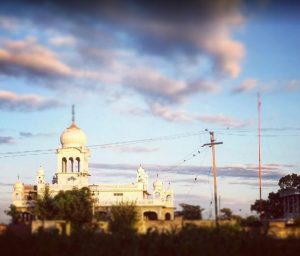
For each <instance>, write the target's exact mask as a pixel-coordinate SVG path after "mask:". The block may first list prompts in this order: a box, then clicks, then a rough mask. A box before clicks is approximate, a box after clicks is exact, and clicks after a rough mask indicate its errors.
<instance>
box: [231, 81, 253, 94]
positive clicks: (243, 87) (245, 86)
mask: <svg viewBox="0 0 300 256" xmlns="http://www.w3.org/2000/svg"><path fill="white" fill-rule="evenodd" d="M256 86H257V80H256V79H252V78H251V79H247V80H245V81H243V82H242V83H241V84H240V85H239V86H238V87H236V88H234V89H233V90H232V92H233V93H243V92H248V91H252V90H253V89H254V88H255V87H256Z"/></svg>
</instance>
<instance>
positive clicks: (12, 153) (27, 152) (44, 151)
mask: <svg viewBox="0 0 300 256" xmlns="http://www.w3.org/2000/svg"><path fill="white" fill-rule="evenodd" d="M204 133H205V132H204V131H198V132H190V133H181V134H174V135H167V136H161V137H153V138H147V139H140V140H128V141H118V142H113V143H105V144H94V145H89V146H87V148H94V149H97V148H109V147H113V146H120V145H130V144H138V143H148V142H155V141H165V140H175V139H181V138H187V137H192V136H197V135H200V134H204ZM55 151H56V149H36V150H25V151H10V152H0V158H7V157H20V156H32V155H46V154H53V153H55Z"/></svg>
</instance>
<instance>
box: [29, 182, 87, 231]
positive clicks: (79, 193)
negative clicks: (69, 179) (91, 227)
mask: <svg viewBox="0 0 300 256" xmlns="http://www.w3.org/2000/svg"><path fill="white" fill-rule="evenodd" d="M35 213H36V215H37V216H38V218H40V219H43V220H51V219H63V220H67V221H70V222H72V224H73V226H74V225H75V226H80V225H82V224H84V223H88V222H91V220H92V202H91V196H90V191H89V189H88V188H82V189H79V190H78V189H73V190H69V191H60V192H59V193H58V194H57V195H56V196H55V197H54V198H52V197H51V196H50V195H49V190H47V189H46V190H45V195H44V197H43V198H39V199H38V200H37V203H36V208H35Z"/></svg>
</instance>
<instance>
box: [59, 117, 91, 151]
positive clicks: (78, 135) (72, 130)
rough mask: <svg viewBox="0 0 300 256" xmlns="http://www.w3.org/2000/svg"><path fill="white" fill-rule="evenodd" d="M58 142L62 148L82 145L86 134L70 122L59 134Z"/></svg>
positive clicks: (84, 142)
mask: <svg viewBox="0 0 300 256" xmlns="http://www.w3.org/2000/svg"><path fill="white" fill-rule="evenodd" d="M60 143H61V145H62V147H63V148H68V147H82V146H85V144H86V136H85V133H84V132H83V131H82V130H81V129H80V128H78V127H77V126H76V124H75V123H72V124H71V126H70V127H69V128H67V129H65V130H64V131H63V133H62V134H61V136H60Z"/></svg>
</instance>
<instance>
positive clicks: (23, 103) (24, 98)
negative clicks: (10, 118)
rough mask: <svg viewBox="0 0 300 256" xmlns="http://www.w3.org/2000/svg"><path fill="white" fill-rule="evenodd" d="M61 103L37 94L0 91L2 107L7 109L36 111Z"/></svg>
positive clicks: (0, 106) (0, 107)
mask: <svg viewBox="0 0 300 256" xmlns="http://www.w3.org/2000/svg"><path fill="white" fill-rule="evenodd" d="M60 105H61V104H60V103H59V102H58V101H56V100H53V99H47V98H44V97H42V96H40V95H37V94H16V93H14V92H10V91H0V109H2V110H7V111H35V110H44V109H49V108H55V107H58V106H60Z"/></svg>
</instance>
